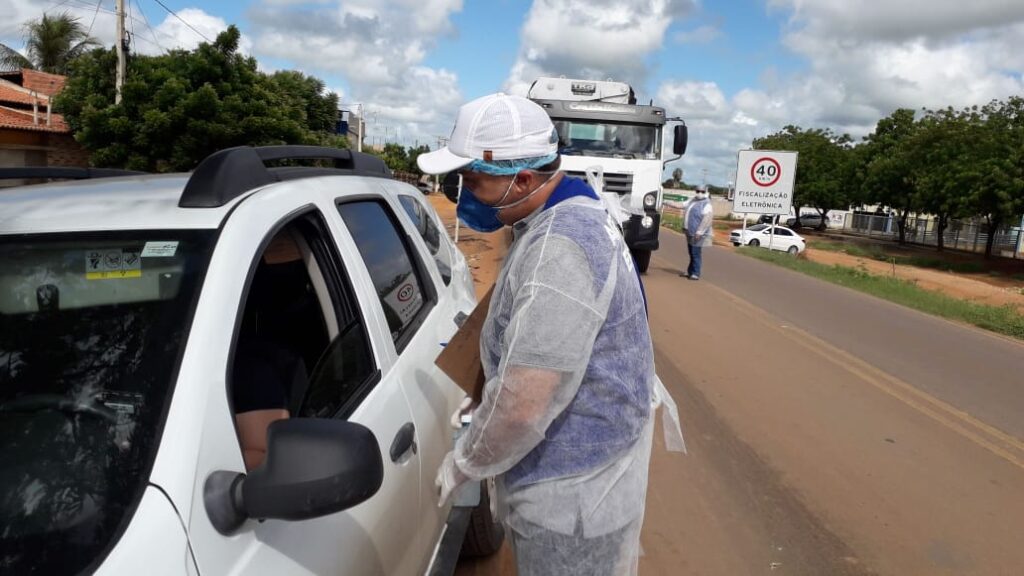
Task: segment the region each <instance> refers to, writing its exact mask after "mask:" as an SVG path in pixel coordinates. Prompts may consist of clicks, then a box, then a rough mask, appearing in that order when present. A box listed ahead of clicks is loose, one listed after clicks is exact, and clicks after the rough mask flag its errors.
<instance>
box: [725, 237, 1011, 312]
mask: <svg viewBox="0 0 1024 576" xmlns="http://www.w3.org/2000/svg"><path fill="white" fill-rule="evenodd" d="M729 224H730V228H736V225H735V223H734V222H730V223H729ZM728 234H729V232H728V231H727V230H721V229H717V230H716V244H719V245H721V246H724V247H729V248H731V247H732V245H731V244H730V243H729V242H728ZM801 235H803V236H804V237H805V238H806V239H807V251H806V252H804V254H803V257H806V258H807V259H808V260H810V261H812V262H818V263H820V264H825V265H829V266H832V265H839V266H846V267H848V268H860V269H864V270H866V271H867V272H869V273H871V274H875V275H878V276H895V277H896V278H901V279H903V280H909V281H911V282H914V283H915V284H917V285H918V286H920V287H921V288H923V289H925V290H931V291H933V292H941V293H943V294H946V295H948V296H952V297H953V298H960V299H964V300H970V301H972V302H976V303H979V304H988V305H992V306H1013V307H1015V308H1016V309H1017V310H1018V311H1020V312H1021V313H1024V292H1022V290H1024V282H1022V281H1020V280H1015V279H1013V278H1012V277H1011V275H1016V274H1021V273H1024V262H1021V261H1019V260H1013V259H1007V258H996V259H994V260H993V261H992V262H991V263H987V264H988V265H989V266H990V267H991V270H992V271H995V272H998V273H999V274H1000V275H998V276H994V275H992V274H990V273H987V272H985V273H974V274H968V273H960V272H948V271H942V270H932V269H929V268H920V267H917V266H909V265H905V264H899V263H897V264H895V265H893V264H892V263H891V262H882V261H879V260H874V259H872V258H863V257H859V256H853V255H850V254H846V253H843V252H833V251H830V250H817V249H815V248H814V244H815V243H816V242H819V241H831V240H833V239H832V238H828V237H825V238H822V237H818V236H816V235H815V234H814V233H803V232H801ZM847 241H850V242H851V243H858V242H860V243H862V244H877V242H875V241H873V240H867V239H864V240H863V241H857V240H849V239H847ZM886 249H887V251H891V252H893V254H895V255H904V256H907V255H916V256H927V257H929V258H942V259H945V260H947V261H949V262H953V263H963V262H983V260H982V259H981V257H978V256H973V255H964V254H958V253H950V252H947V253H944V254H943V253H939V252H937V251H934V250H928V249H926V248H907V249H902V250H900V249H898V248H897V247H895V246H886Z"/></svg>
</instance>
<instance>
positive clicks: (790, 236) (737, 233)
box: [729, 224, 807, 256]
mask: <svg viewBox="0 0 1024 576" xmlns="http://www.w3.org/2000/svg"><path fill="white" fill-rule="evenodd" d="M771 234H772V226H771V225H769V224H756V225H754V226H751V227H749V228H747V229H746V230H742V229H740V230H733V231H732V232H730V233H729V241H730V242H732V245H733V246H764V247H765V248H768V246H769V244H770V245H771V248H772V250H781V251H783V252H789V253H790V254H793V255H794V256H795V255H797V254H799V253H801V252H803V251H804V249H805V248H806V247H807V245H806V242H805V241H804V238H803V236H800V235H799V234H797V233H796V232H793V231H792V230H790V229H789V228H786V227H785V226H775V238H774V239H773V238H772V237H771Z"/></svg>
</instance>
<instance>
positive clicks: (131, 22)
mask: <svg viewBox="0 0 1024 576" xmlns="http://www.w3.org/2000/svg"><path fill="white" fill-rule="evenodd" d="M127 10H128V26H129V28H131V30H130V31H129V34H130V36H129V38H131V39H132V40H135V18H132V3H131V0H129V1H128V8H127Z"/></svg>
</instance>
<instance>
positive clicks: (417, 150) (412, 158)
mask: <svg viewBox="0 0 1024 576" xmlns="http://www.w3.org/2000/svg"><path fill="white" fill-rule="evenodd" d="M427 152H430V146H427V145H426V144H420V145H419V146H414V147H411V148H409V153H408V156H409V171H410V172H414V173H416V174H419V175H421V176H422V175H423V172H421V171H420V166H419V164H417V163H416V159H417V158H419V157H420V154H426V153H427Z"/></svg>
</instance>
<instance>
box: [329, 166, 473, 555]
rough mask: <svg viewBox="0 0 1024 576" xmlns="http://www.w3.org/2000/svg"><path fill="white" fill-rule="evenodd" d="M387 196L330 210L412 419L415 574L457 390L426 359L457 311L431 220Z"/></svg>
mask: <svg viewBox="0 0 1024 576" xmlns="http://www.w3.org/2000/svg"><path fill="white" fill-rule="evenodd" d="M382 186H387V184H383V185H382ZM387 196H388V197H387V198H381V199H375V198H359V199H355V200H351V201H345V200H342V201H339V202H338V213H339V214H340V215H341V217H342V219H343V220H344V222H345V224H346V229H347V230H348V232H349V233H350V234H351V235H352V237H353V240H354V241H355V243H356V245H357V246H358V247H359V249H360V252H361V254H362V256H363V259H364V262H365V264H366V268H367V272H368V274H369V276H370V277H371V278H373V281H374V285H375V287H376V288H377V291H378V295H379V298H378V303H379V305H380V308H381V310H382V312H383V315H384V317H385V318H386V319H387V323H388V327H389V329H390V331H391V334H392V339H391V342H392V345H393V347H394V354H395V362H394V364H393V365H392V366H391V367H390V369H389V371H388V372H387V373H385V378H393V379H395V380H396V381H398V382H400V383H401V386H402V389H403V390H404V391H405V393H406V396H407V398H408V399H409V404H410V407H411V410H412V414H413V423H414V426H415V430H416V441H417V447H418V455H419V460H420V462H421V466H422V478H421V483H420V491H419V510H420V514H419V523H418V526H417V538H416V539H415V540H414V541H413V540H411V541H409V543H411V545H410V546H409V548H411V549H416V550H418V554H419V556H420V558H421V561H422V563H421V565H420V566H419V570H420V571H422V570H425V569H426V567H427V564H428V563H429V561H430V558H431V555H432V553H433V551H434V549H435V545H436V543H437V540H438V538H439V537H440V535H441V532H442V529H443V526H444V522H445V520H446V512H447V511H446V510H440V509H438V507H437V506H436V497H437V494H436V489H435V487H434V482H433V480H434V474H435V472H436V470H437V468H438V467H439V466H440V463H441V460H442V459H443V458H444V455H445V454H446V453H447V451H448V450H449V449H450V448H451V444H452V430H450V429H449V428H448V425H447V422H448V416H449V415H450V414H451V412H452V411H454V409H455V408H456V406H457V404H458V402H459V400H460V399H461V391H460V390H459V389H458V387H457V386H456V385H455V384H454V383H453V382H451V380H450V379H448V378H447V376H445V375H444V374H443V373H442V372H441V371H440V369H439V368H437V366H436V365H435V364H434V361H435V360H436V359H437V355H438V354H439V353H440V350H441V348H442V344H443V343H444V342H447V340H448V339H449V338H450V337H451V335H452V334H453V333H454V332H455V329H456V326H455V321H454V318H455V315H456V314H457V312H458V310H457V309H456V305H455V302H454V299H453V298H452V297H451V294H450V292H449V290H450V288H449V286H450V285H451V282H452V278H451V275H450V272H448V273H447V274H444V275H442V273H441V271H440V270H439V267H438V266H436V265H435V260H434V257H432V254H431V246H430V245H436V246H438V247H439V248H440V243H439V237H438V236H436V234H440V231H439V230H436V229H435V230H434V232H430V231H429V226H430V225H433V221H432V220H431V221H429V222H427V223H424V222H423V221H422V220H418V221H416V222H413V221H412V219H411V218H408V217H407V216H408V213H407V212H406V210H407V209H406V208H405V207H403V206H401V202H400V201H399V203H398V204H399V205H396V204H395V203H394V199H395V198H396V196H394V195H391V194H388V195H387ZM420 208H422V206H421V207H420ZM416 213H417V214H419V215H422V212H420V211H416ZM424 231H426V234H425V235H426V237H427V238H426V239H424V237H423V236H424ZM428 240H429V241H428ZM446 278H447V281H448V284H447V285H446V284H445V279H446ZM409 543H407V545H409Z"/></svg>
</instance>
